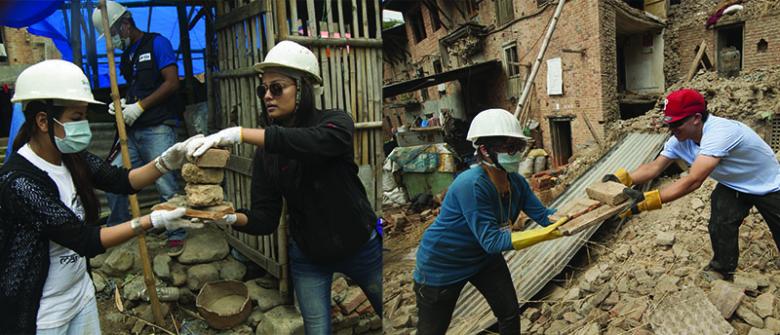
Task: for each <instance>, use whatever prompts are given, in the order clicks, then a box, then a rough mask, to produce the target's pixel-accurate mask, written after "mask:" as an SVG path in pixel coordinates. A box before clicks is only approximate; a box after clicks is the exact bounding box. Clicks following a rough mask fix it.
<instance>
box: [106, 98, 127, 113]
mask: <svg viewBox="0 0 780 335" xmlns="http://www.w3.org/2000/svg"><path fill="white" fill-rule="evenodd" d="M125 106H127V104H126V103H125V98H122V99H119V108H122V110H125ZM108 114H111V115H116V110H115V109H114V102H113V101H112V102H111V103H110V104H108Z"/></svg>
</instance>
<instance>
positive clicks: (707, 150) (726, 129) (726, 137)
mask: <svg viewBox="0 0 780 335" xmlns="http://www.w3.org/2000/svg"><path fill="white" fill-rule="evenodd" d="M741 141H742V132H741V131H740V129H739V125H738V124H735V123H732V122H723V123H718V124H717V128H716V129H713V130H712V131H708V132H706V133H705V134H704V136H702V138H701V146H700V150H699V154H700V155H705V156H712V157H727V156H728V155H729V152H730V151H731V150H732V149H734V148H735V147H736V146H737V145H738V144H739V143H740V142H741Z"/></svg>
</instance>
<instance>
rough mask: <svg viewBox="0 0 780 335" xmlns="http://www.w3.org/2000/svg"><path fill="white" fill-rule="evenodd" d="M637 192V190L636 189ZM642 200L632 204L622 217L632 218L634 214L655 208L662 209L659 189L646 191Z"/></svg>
mask: <svg viewBox="0 0 780 335" xmlns="http://www.w3.org/2000/svg"><path fill="white" fill-rule="evenodd" d="M635 192H636V191H635ZM641 199H642V200H641V201H639V202H637V203H635V204H634V205H632V206H631V209H629V210H627V211H625V212H623V213H622V214H620V218H621V219H625V218H630V217H631V216H632V215H634V214H639V213H641V212H645V211H651V210H654V209H661V207H662V205H661V192H660V191H659V190H652V191H648V192H645V193H644V194H643V195H642V198H641Z"/></svg>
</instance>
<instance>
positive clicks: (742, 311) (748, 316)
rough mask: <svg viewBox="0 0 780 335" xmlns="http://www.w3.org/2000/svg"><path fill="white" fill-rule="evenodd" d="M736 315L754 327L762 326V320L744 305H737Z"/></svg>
mask: <svg viewBox="0 0 780 335" xmlns="http://www.w3.org/2000/svg"><path fill="white" fill-rule="evenodd" d="M737 316H738V317H739V318H740V319H742V320H745V322H747V323H748V324H749V325H751V326H753V327H756V328H764V320H763V319H761V317H760V316H758V315H756V313H754V312H753V311H752V310H751V309H750V308H748V307H747V306H745V305H739V307H737Z"/></svg>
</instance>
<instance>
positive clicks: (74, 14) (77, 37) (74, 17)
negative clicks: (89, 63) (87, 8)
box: [70, 0, 97, 86]
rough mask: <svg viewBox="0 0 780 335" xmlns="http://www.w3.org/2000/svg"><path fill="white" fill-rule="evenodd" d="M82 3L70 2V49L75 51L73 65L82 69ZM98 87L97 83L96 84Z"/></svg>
mask: <svg viewBox="0 0 780 335" xmlns="http://www.w3.org/2000/svg"><path fill="white" fill-rule="evenodd" d="M80 25H81V1H75V0H74V1H71V2H70V48H71V49H73V64H76V65H77V66H78V67H81V26H80ZM95 86H97V83H95Z"/></svg>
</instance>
